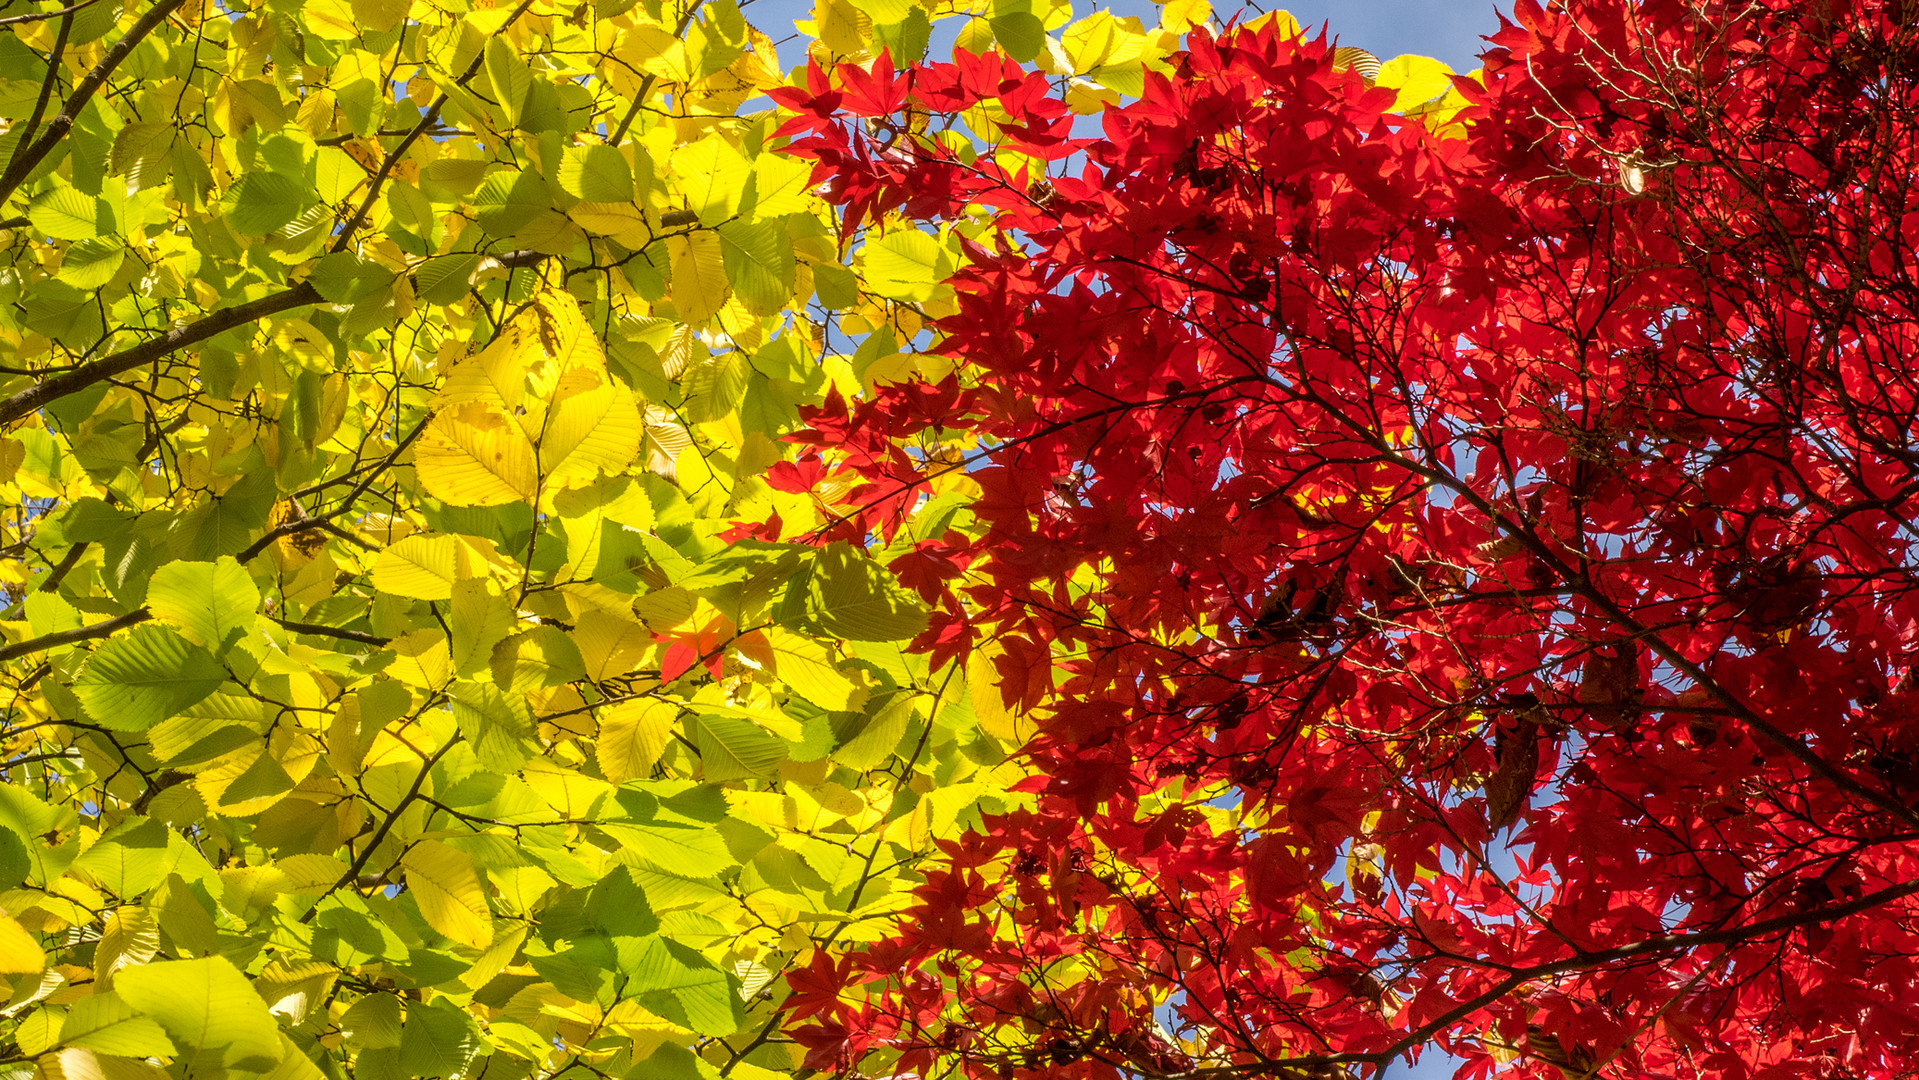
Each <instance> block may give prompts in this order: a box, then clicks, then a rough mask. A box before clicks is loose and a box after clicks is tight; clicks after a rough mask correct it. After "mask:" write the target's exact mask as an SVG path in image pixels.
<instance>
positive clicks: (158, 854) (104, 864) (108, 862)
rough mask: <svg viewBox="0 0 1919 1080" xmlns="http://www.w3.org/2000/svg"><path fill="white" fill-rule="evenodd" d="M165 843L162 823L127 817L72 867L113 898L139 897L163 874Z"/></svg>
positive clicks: (164, 825) (166, 832)
mask: <svg viewBox="0 0 1919 1080" xmlns="http://www.w3.org/2000/svg"><path fill="white" fill-rule="evenodd" d="M168 840H169V833H168V830H167V827H166V824H165V823H164V822H159V821H153V820H150V819H147V818H131V819H129V820H128V821H126V822H124V823H122V824H121V825H119V826H117V827H116V828H114V829H113V830H112V831H110V832H108V833H107V835H105V836H103V837H101V838H100V840H99V841H98V842H97V843H95V844H94V845H93V846H92V847H90V848H88V849H87V850H86V852H85V853H84V854H82V855H81V856H80V857H79V858H78V859H75V860H74V863H73V865H74V866H76V867H78V868H80V869H81V870H85V871H86V872H87V873H88V874H89V875H91V876H92V877H93V879H94V880H95V881H97V882H99V883H100V884H101V885H102V886H103V887H105V888H106V889H108V890H110V891H111V892H113V894H114V895H116V896H119V897H122V898H129V897H134V896H139V895H140V894H142V893H144V892H146V891H147V890H148V889H151V888H153V887H154V886H155V885H158V884H159V883H160V879H161V878H162V877H164V876H165V875H166V873H167V869H168V859H167V846H168ZM96 1049H97V1047H96Z"/></svg>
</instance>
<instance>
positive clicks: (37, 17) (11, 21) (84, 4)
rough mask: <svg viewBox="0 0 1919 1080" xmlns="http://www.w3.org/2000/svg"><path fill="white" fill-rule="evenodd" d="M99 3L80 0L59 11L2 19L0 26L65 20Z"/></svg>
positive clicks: (36, 12) (97, 1) (97, 0)
mask: <svg viewBox="0 0 1919 1080" xmlns="http://www.w3.org/2000/svg"><path fill="white" fill-rule="evenodd" d="M99 2H100V0H80V2H79V3H77V4H75V5H73V6H72V7H64V8H61V9H60V10H59V11H35V12H31V13H29V14H26V15H9V16H7V17H6V18H4V19H0V26H18V25H19V24H21V23H30V22H46V21H47V20H48V19H59V18H64V17H66V16H68V15H73V14H75V13H77V12H80V11H84V10H86V9H87V8H90V7H92V6H93V5H95V4H97V3H99Z"/></svg>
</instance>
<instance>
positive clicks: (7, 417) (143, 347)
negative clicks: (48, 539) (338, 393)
mask: <svg viewBox="0 0 1919 1080" xmlns="http://www.w3.org/2000/svg"><path fill="white" fill-rule="evenodd" d="M317 303H320V294H319V292H318V291H317V290H315V289H314V288H313V286H311V285H309V284H307V283H306V282H304V281H303V282H301V283H300V284H298V285H295V286H293V287H292V288H289V289H283V290H281V291H280V292H277V293H274V294H272V295H271V296H263V297H261V298H260V299H258V300H252V301H249V302H247V303H244V304H239V305H237V306H235V307H230V308H223V309H221V310H219V311H216V312H214V313H213V314H211V315H208V316H207V317H205V318H203V319H200V320H199V321H197V322H192V323H188V324H187V325H185V326H180V327H175V328H174V329H172V330H169V331H167V332H166V333H164V334H162V335H160V336H159V337H157V338H153V339H152V340H149V341H143V342H141V343H140V344H138V345H135V346H133V347H132V348H130V349H124V350H122V351H120V352H117V353H114V354H113V355H111V356H103V357H101V358H100V359H98V360H95V361H93V362H92V363H87V364H81V365H80V366H79V367H76V368H71V369H69V370H67V371H63V372H61V373H60V374H58V375H54V376H51V377H50V378H45V379H42V380H40V381H39V382H37V383H35V384H33V385H32V386H30V387H28V388H27V389H25V390H22V391H20V392H19V393H17V394H15V395H13V396H12V397H10V398H8V399H6V401H4V402H0V428H3V427H5V426H6V425H8V424H11V423H13V422H14V421H16V420H18V419H20V418H21V417H24V416H31V415H32V414H33V413H35V412H37V411H38V410H40V409H42V408H44V407H46V406H47V405H50V404H52V403H53V402H56V401H58V400H60V399H61V398H63V397H66V396H67V395H68V394H74V393H78V392H79V391H81V390H84V389H86V388H87V387H89V386H92V385H93V384H94V383H97V382H100V381H102V380H105V379H111V378H113V377H114V376H116V375H120V374H123V373H125V372H128V371H132V370H133V369H134V368H137V367H140V366H141V365H143V364H150V363H153V362H154V361H155V360H158V359H160V358H161V357H163V356H165V355H167V354H168V353H171V352H175V351H177V350H179V349H184V348H186V347H187V346H189V345H195V344H198V343H199V342H202V341H205V340H207V339H208V338H210V337H214V336H216V335H219V334H224V333H226V332H227V331H228V330H231V329H233V328H234V327H236V326H244V325H246V324H247V323H251V322H256V321H258V320H260V319H264V318H266V317H267V316H268V315H277V314H279V313H280V312H282V311H288V310H291V309H293V308H297V307H305V306H307V305H308V304H317Z"/></svg>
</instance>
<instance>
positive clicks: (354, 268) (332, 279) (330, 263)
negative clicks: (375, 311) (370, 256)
mask: <svg viewBox="0 0 1919 1080" xmlns="http://www.w3.org/2000/svg"><path fill="white" fill-rule="evenodd" d="M307 282H308V283H309V284H311V285H312V286H313V287H314V288H315V289H317V290H318V291H319V293H320V296H321V297H322V298H324V299H325V300H326V302H327V303H329V304H354V303H358V302H360V301H361V300H364V299H366V298H367V297H369V296H373V295H375V294H376V293H378V292H379V291H380V290H382V289H384V288H386V287H387V286H389V285H391V284H393V271H391V270H388V269H387V268H386V267H384V266H381V265H379V264H378V263H375V262H372V261H369V260H367V259H363V258H361V257H360V256H358V255H355V254H353V253H352V252H350V251H336V252H334V253H333V254H331V255H328V256H326V257H325V258H322V259H320V260H319V261H318V262H316V263H314V264H313V269H312V270H310V271H308V273H307Z"/></svg>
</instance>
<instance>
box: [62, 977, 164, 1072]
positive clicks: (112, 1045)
mask: <svg viewBox="0 0 1919 1080" xmlns="http://www.w3.org/2000/svg"><path fill="white" fill-rule="evenodd" d="M60 1044H61V1045H62V1046H81V1047H85V1048H86V1049H88V1050H92V1051H95V1052H97V1053H101V1054H112V1055H113V1056H115V1057H130V1058H143V1057H172V1056H173V1055H175V1054H177V1053H178V1052H179V1051H178V1050H176V1049H175V1048H174V1046H173V1042H172V1040H170V1039H168V1038H167V1033H166V1031H165V1030H164V1029H162V1028H161V1027H160V1025H159V1024H157V1023H155V1022H154V1021H153V1020H152V1019H151V1018H149V1017H145V1016H141V1015H140V1014H139V1012H138V1011H137V1010H135V1009H134V1007H133V1006H132V1005H130V1004H128V1003H127V1002H126V1001H125V1000H124V999H123V998H121V997H120V995H119V994H116V993H113V992H111V991H109V992H106V993H99V994H90V995H88V996H87V997H83V998H81V999H80V1000H78V1001H75V1002H74V1003H73V1007H72V1008H71V1009H69V1010H68V1011H67V1021H66V1023H65V1024H63V1025H61V1027H60Z"/></svg>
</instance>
